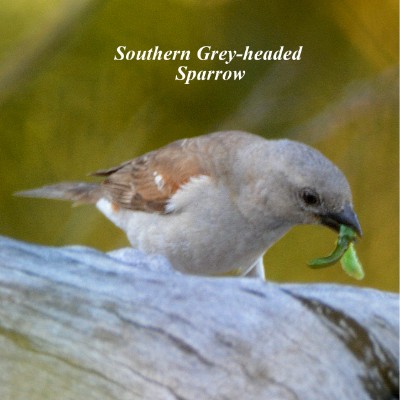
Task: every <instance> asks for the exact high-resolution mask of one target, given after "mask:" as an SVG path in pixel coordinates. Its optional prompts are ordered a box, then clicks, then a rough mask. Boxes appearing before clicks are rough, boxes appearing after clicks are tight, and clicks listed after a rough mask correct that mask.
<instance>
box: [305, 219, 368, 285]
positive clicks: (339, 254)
mask: <svg viewBox="0 0 400 400" xmlns="http://www.w3.org/2000/svg"><path fill="white" fill-rule="evenodd" d="M356 236H357V234H356V232H354V231H353V229H351V228H349V227H348V226H345V225H341V226H340V231H339V237H338V240H337V242H336V248H335V250H333V252H332V253H331V254H330V255H329V256H327V257H322V258H315V259H313V260H311V261H309V263H308V265H309V266H310V267H311V268H325V267H328V266H330V265H333V264H335V263H337V262H338V261H339V260H340V263H341V264H342V268H343V270H344V271H345V272H346V273H347V274H348V275H350V276H351V277H353V278H355V279H363V278H364V270H363V267H362V265H361V263H360V260H359V259H358V257H357V254H356V251H355V249H354V242H355V240H356Z"/></svg>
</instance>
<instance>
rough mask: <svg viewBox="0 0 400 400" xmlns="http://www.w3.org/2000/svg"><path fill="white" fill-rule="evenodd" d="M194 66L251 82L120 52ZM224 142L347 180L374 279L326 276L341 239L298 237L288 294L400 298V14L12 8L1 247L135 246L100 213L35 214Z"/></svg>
mask: <svg viewBox="0 0 400 400" xmlns="http://www.w3.org/2000/svg"><path fill="white" fill-rule="evenodd" d="M120 45H126V46H127V47H128V48H129V49H134V50H147V49H150V48H152V47H154V46H156V45H158V46H160V48H162V49H164V50H169V49H171V50H174V49H177V50H186V49H189V50H191V51H192V60H190V61H188V62H185V63H184V64H185V65H186V64H187V65H188V66H189V68H190V69H236V70H238V69H245V70H246V76H245V77H244V79H242V80H241V81H217V82H214V81H209V82H207V81H201V82H193V83H191V84H190V85H184V84H183V83H182V82H178V81H175V80H174V77H175V75H176V73H177V68H178V67H179V65H182V62H180V61H169V62H167V61H157V62H156V61H146V62H143V61H141V62H134V61H122V62H121V61H114V60H113V57H114V54H115V49H116V47H117V46H120ZM204 45H211V46H212V47H213V48H214V49H220V50H231V49H232V50H234V49H236V50H242V49H244V47H245V46H247V45H249V46H251V47H252V49H254V50H258V49H263V50H268V49H278V48H279V46H281V45H284V46H285V47H287V48H288V49H297V48H298V46H300V45H302V46H303V52H302V60H301V61H300V62H260V61H259V62H240V61H239V60H237V61H234V62H232V63H231V64H230V65H228V66H225V65H224V64H223V63H221V62H218V61H214V62H199V61H197V59H196V57H195V53H196V51H197V49H198V48H199V47H201V46H204ZM221 129H240V130H248V131H251V132H254V133H257V134H260V135H263V136H265V137H266V138H277V137H290V138H292V139H297V140H300V141H303V142H305V143H308V144H311V145H313V146H314V147H316V148H318V149H319V150H321V151H322V152H323V153H324V154H325V155H326V156H328V157H329V158H330V159H331V160H333V161H334V162H335V163H336V164H337V165H338V166H339V167H340V168H341V169H342V170H343V171H344V173H345V174H346V176H347V177H348V179H349V181H350V184H351V186H352V189H353V196H354V203H355V208H356V211H357V213H358V215H359V219H360V221H361V225H362V227H363V230H364V237H363V239H362V240H360V242H359V243H358V244H357V251H358V254H359V257H360V258H361V260H362V262H363V264H364V268H365V271H366V278H365V279H364V281H362V282H356V281H354V280H352V279H351V278H349V277H348V276H347V275H345V274H344V273H343V271H342V270H341V269H340V267H332V268H327V269H323V270H318V271H313V270H310V269H309V268H308V267H307V266H306V261H307V260H309V259H311V258H314V257H318V256H323V255H326V254H328V253H329V252H330V251H331V250H332V249H333V246H334V241H335V238H336V236H335V234H334V233H333V232H331V231H329V230H328V229H325V228H322V227H315V226H304V227H297V228H295V229H293V230H292V231H291V232H290V233H289V234H288V235H287V236H285V237H284V238H283V239H282V240H281V241H280V242H279V243H278V244H276V245H275V246H274V247H273V248H272V249H271V250H270V251H269V252H268V254H267V255H266V256H265V264H266V265H267V269H268V271H267V272H268V277H269V279H271V280H275V281H284V282H287V281H292V282H324V281H325V282H338V283H346V284H354V285H361V286H369V287H375V288H379V289H386V290H391V291H397V290H398V278H399V276H398V275H399V274H398V239H399V238H398V227H399V225H398V3H397V1H378V0H371V1H368V2H365V1H361V0H343V1H328V2H320V1H317V0H306V1H299V2H293V1H289V0H279V1H278V0H270V1H265V0H259V1H244V0H219V1H218V0H213V1H211V0H210V1H201V0H175V1H172V0H171V1H166V0H164V1H160V0H153V1H144V0H136V1H129V0H125V1H123V0H121V1H96V0H93V1H90V0H58V1H55V0H52V1H49V0H36V1H34V2H33V1H31V0H14V1H12V2H11V1H9V2H2V3H1V5H0V132H1V133H0V134H1V136H0V167H1V192H0V204H1V210H2V212H1V214H0V234H2V235H7V236H11V237H14V238H17V239H21V240H25V241H29V242H35V243H41V244H46V245H57V246H58V245H66V244H84V245H89V246H94V247H96V248H98V249H102V250H110V249H114V248H117V247H121V246H126V245H127V240H126V239H125V237H124V235H123V234H122V233H121V232H120V231H119V230H118V229H117V228H116V227H114V226H113V225H112V224H111V223H110V222H108V221H107V220H106V219H105V218H104V217H103V216H102V215H101V214H100V213H98V212H97V210H96V209H95V208H94V207H90V206H83V207H77V208H71V206H70V204H69V203H63V202H54V201H53V202H51V201H48V200H36V199H22V198H15V197H13V196H12V193H13V192H14V191H18V190H22V189H27V188H33V187H37V186H40V185H44V184H48V183H53V182H58V181H63V180H81V179H86V177H85V176H86V174H87V173H88V172H90V171H94V170H96V169H99V168H105V167H109V166H113V165H115V164H118V163H120V162H121V161H124V160H127V159H130V158H132V157H135V156H138V155H140V154H142V153H144V152H146V151H149V150H152V149H154V148H157V147H159V146H161V145H163V144H166V143H168V142H170V141H172V140H175V139H179V138H183V137H190V136H196V135H199V134H203V133H209V132H212V131H216V130H221Z"/></svg>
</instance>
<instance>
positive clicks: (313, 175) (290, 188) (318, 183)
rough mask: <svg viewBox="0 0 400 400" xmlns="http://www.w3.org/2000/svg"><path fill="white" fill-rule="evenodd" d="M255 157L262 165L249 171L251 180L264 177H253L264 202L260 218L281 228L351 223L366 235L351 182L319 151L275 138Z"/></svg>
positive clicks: (255, 190) (255, 151)
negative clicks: (355, 206)
mask: <svg viewBox="0 0 400 400" xmlns="http://www.w3.org/2000/svg"><path fill="white" fill-rule="evenodd" d="M251 153H252V156H254V160H257V161H255V162H254V165H253V166H252V167H251V169H252V171H251V172H249V171H247V179H249V177H251V176H253V177H255V176H258V177H259V176H260V174H262V176H263V178H262V179H253V181H254V187H253V189H252V192H253V193H255V194H256V196H255V197H256V198H257V199H259V201H257V205H256V208H257V210H258V214H256V213H253V214H254V215H257V217H256V218H263V215H261V214H264V217H265V218H266V219H268V220H269V221H270V223H271V224H272V225H273V224H274V223H275V225H276V226H279V224H281V225H286V226H287V227H290V226H293V225H299V224H322V225H325V226H327V227H330V228H332V229H334V230H335V231H339V228H340V225H346V226H348V227H351V228H352V229H353V230H355V231H356V232H357V233H358V235H359V236H361V235H362V231H361V226H360V223H359V222H358V218H357V215H356V214H355V212H354V210H353V205H352V196H351V191H350V187H349V184H348V182H347V179H346V178H345V176H344V175H343V173H342V172H341V171H340V170H339V168H337V167H336V166H335V165H334V164H333V163H332V162H331V161H329V160H328V159H327V158H326V157H324V156H323V155H322V154H321V153H320V152H319V151H317V150H315V149H313V148H311V147H309V146H307V145H304V144H302V143H299V142H295V141H291V140H275V141H267V142H264V144H263V143H261V142H260V143H259V144H258V145H257V146H256V147H254V148H253V149H252V150H251ZM259 160H261V161H259ZM242 201H243V200H242ZM253 202H254V197H253ZM246 203H247V204H249V203H250V202H246Z"/></svg>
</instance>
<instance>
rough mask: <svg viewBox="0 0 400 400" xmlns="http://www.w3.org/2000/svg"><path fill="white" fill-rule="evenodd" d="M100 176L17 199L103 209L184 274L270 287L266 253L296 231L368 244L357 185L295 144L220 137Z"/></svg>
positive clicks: (231, 134)
mask: <svg viewBox="0 0 400 400" xmlns="http://www.w3.org/2000/svg"><path fill="white" fill-rule="evenodd" d="M90 175H91V176H94V177H100V178H102V181H101V182H97V183H94V182H62V183H56V184H53V185H47V186H43V187H40V188H37V189H31V190H26V191H22V192H17V193H16V195H18V196H25V197H40V198H48V199H60V200H71V201H73V202H74V203H75V204H83V203H89V204H95V205H96V206H97V208H98V209H99V210H100V211H101V212H102V213H103V214H104V215H105V216H106V217H107V218H108V219H109V220H111V221H112V222H113V223H114V224H115V225H116V226H117V227H119V228H120V229H122V230H123V231H124V232H125V233H126V235H127V238H128V240H129V242H130V244H131V246H132V247H133V248H135V249H138V250H141V251H143V252H145V253H149V254H160V255H163V256H165V257H166V258H167V259H168V260H169V262H170V263H171V264H172V266H173V268H174V269H175V270H177V271H179V272H181V273H185V274H193V275H206V276H210V275H211V276H215V275H217V276H220V275H224V274H229V273H232V272H233V271H234V272H235V274H237V275H247V276H255V277H260V278H262V279H265V268H264V265H263V255H264V254H265V252H266V251H267V250H268V249H269V248H270V247H271V246H272V245H273V244H274V243H275V242H277V241H278V240H279V239H280V238H281V237H282V236H284V235H285V234H286V233H287V232H288V231H289V230H290V229H291V228H292V227H294V226H296V225H304V224H313V225H323V226H326V227H329V228H331V229H333V230H335V231H337V232H338V231H339V228H340V226H341V225H345V226H348V227H350V228H352V229H353V230H354V231H355V232H357V234H358V235H359V236H361V235H362V231H361V226H360V223H359V221H358V218H357V214H356V213H355V211H354V207H353V203H352V194H351V190H350V186H349V183H348V181H347V179H346V177H345V176H344V174H343V173H342V172H341V171H340V169H339V168H338V167H337V166H336V165H335V164H333V163H332V162H331V161H330V160H328V159H327V158H326V157H325V156H324V155H322V153H320V152H319V151H318V150H316V149H314V148H312V147H310V146H308V145H306V144H303V143H300V142H297V141H294V140H290V139H274V140H272V139H271V140H268V139H265V138H264V137H261V136H258V135H255V134H252V133H248V132H243V131H220V132H214V133H210V134H206V135H201V136H197V137H192V138H189V139H181V140H177V141H174V142H172V143H170V144H167V145H165V146H164V147H161V148H159V149H158V150H154V151H151V152H149V153H146V154H144V155H141V156H139V157H136V158H134V159H132V160H129V161H126V162H123V163H122V164H120V165H117V166H115V167H112V168H108V169H102V170H98V171H96V172H94V173H92V174H90Z"/></svg>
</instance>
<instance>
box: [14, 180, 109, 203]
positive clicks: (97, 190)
mask: <svg viewBox="0 0 400 400" xmlns="http://www.w3.org/2000/svg"><path fill="white" fill-rule="evenodd" d="M102 194H103V193H102V187H101V185H99V184H97V183H84V182H63V183H56V184H55V185H48V186H43V187H40V188H37V189H31V190H24V191H21V192H17V193H14V195H15V196H21V197H38V198H43V199H56V200H72V201H73V202H74V203H77V204H82V203H96V202H97V201H98V200H99V199H100V198H101V197H102Z"/></svg>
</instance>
